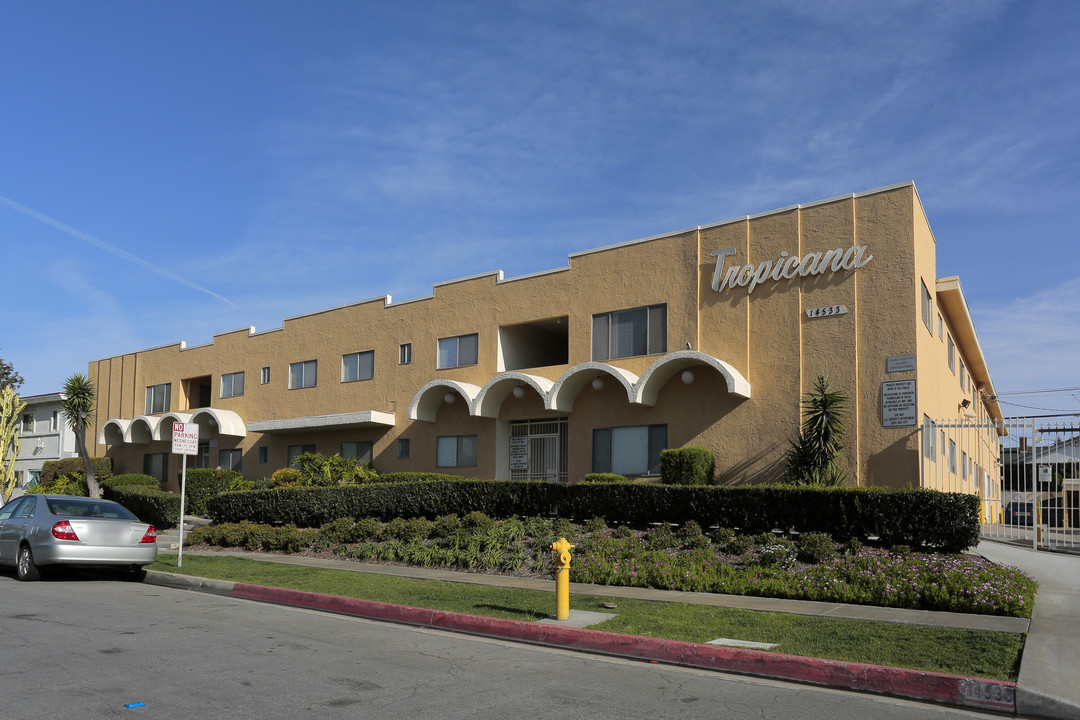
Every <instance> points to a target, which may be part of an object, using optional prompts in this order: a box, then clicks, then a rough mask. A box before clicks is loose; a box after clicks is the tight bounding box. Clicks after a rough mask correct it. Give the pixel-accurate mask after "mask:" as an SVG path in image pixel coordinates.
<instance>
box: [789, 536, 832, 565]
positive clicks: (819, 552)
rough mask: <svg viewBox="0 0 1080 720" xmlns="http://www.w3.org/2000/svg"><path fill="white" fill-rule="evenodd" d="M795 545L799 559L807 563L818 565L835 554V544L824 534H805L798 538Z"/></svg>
mask: <svg viewBox="0 0 1080 720" xmlns="http://www.w3.org/2000/svg"><path fill="white" fill-rule="evenodd" d="M796 544H797V545H798V548H799V559H801V560H805V561H806V562H808V563H819V562H822V561H823V560H828V559H829V558H831V557H832V556H833V555H835V554H836V543H835V542H834V541H833V539H832V538H831V537H829V536H828V535H826V534H825V533H805V534H803V535H800V536H799V541H798V543H796Z"/></svg>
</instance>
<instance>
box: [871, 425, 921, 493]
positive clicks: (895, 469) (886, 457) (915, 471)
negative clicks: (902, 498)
mask: <svg viewBox="0 0 1080 720" xmlns="http://www.w3.org/2000/svg"><path fill="white" fill-rule="evenodd" d="M862 480H863V483H862V484H863V485H874V486H878V487H891V488H906V487H914V488H917V487H919V448H918V447H917V446H916V447H912V441H911V436H908V437H903V438H901V439H899V440H897V441H896V442H894V443H892V444H891V445H889V446H888V447H887V448H885V449H884V450H882V451H881V452H879V453H877V454H876V455H874V456H872V457H871V458H870V459H869V460H868V461H867V463H866V477H864V478H862Z"/></svg>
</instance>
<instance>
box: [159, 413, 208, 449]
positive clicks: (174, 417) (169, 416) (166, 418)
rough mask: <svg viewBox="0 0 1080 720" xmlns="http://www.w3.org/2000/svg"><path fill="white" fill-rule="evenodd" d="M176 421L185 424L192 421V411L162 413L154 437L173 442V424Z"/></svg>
mask: <svg viewBox="0 0 1080 720" xmlns="http://www.w3.org/2000/svg"><path fill="white" fill-rule="evenodd" d="M174 422H182V423H185V424H187V423H189V422H191V413H182V412H167V413H165V414H164V415H162V416H161V417H160V418H159V419H158V423H157V427H155V428H154V439H155V440H164V441H166V442H172V424H173V423H174ZM185 429H186V428H185ZM200 435H201V433H200Z"/></svg>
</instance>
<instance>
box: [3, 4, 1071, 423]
mask: <svg viewBox="0 0 1080 720" xmlns="http://www.w3.org/2000/svg"><path fill="white" fill-rule="evenodd" d="M3 15H4V21H3V23H0V104H2V107H3V113H0V152H2V156H0V158H2V160H0V243H2V248H3V257H4V263H3V266H4V268H5V270H4V273H3V274H4V276H5V277H6V280H7V284H8V288H9V289H8V292H7V300H8V301H7V302H6V303H5V306H6V307H5V309H4V311H3V312H2V314H0V317H2V318H3V319H2V321H0V357H3V358H4V359H6V360H8V361H10V362H12V363H13V364H14V365H15V367H16V369H17V370H18V371H19V372H21V373H22V375H23V376H24V377H25V378H26V383H25V385H24V386H23V387H22V389H21V392H22V394H23V395H30V394H37V393H45V392H52V391H55V390H58V389H59V388H60V386H61V385H62V383H63V381H64V378H66V377H67V376H68V375H70V374H71V373H72V372H75V371H85V370H86V366H87V362H88V361H90V360H93V359H97V358H101V357H106V356H110V355H114V354H118V353H121V352H128V351H133V350H139V349H144V348H149V347H154V346H157V345H163V344H168V343H173V342H177V341H179V340H185V341H186V342H187V343H188V344H189V345H197V344H201V343H205V342H209V341H210V340H211V338H212V336H213V335H214V334H217V333H222V332H226V331H230V330H234V329H237V328H242V327H248V326H255V327H256V328H258V329H260V330H265V329H270V328H273V327H278V326H280V325H281V321H282V319H283V318H286V317H290V316H294V315H298V314H302V313H306V312H311V311H314V310H319V309H323V308H327V307H333V306H336V305H340V304H344V303H348V302H353V301H357V300H362V299H366V298H370V297H375V296H381V295H384V294H390V295H392V296H393V297H394V299H395V300H405V299H408V298H412V297H418V296H423V295H427V294H430V292H431V286H432V284H434V283H437V282H442V281H445V280H450V279H454V278H457V277H462V276H467V275H474V274H477V273H480V272H485V271H491V270H497V269H502V270H503V271H504V272H505V273H506V275H507V276H508V277H512V276H515V275H521V274H527V273H531V272H537V271H541V270H545V269H549V268H554V267H561V266H564V265H565V264H566V262H567V259H566V258H567V255H568V254H569V253H571V252H576V251H579V250H585V249H589V248H593V247H598V246H602V245H607V244H612V243H617V242H623V241H627V240H632V239H635V238H639V237H647V236H650V235H655V234H660V233H665V232H670V231H674V230H679V229H682V228H685V227H689V226H693V225H702V224H708V223H712V222H716V221H720V220H725V219H728V218H731V217H734V216H739V215H745V214H753V213H757V212H761V211H766V210H771V209H775V208H779V207H783V206H786V205H791V204H795V203H808V202H813V201H815V200H819V199H823V198H827V197H832V196H835V195H839V194H845V193H851V192H859V191H863V190H869V189H873V188H877V187H881V186H885V185H891V184H893V183H897V182H903V181H906V180H914V181H915V183H916V185H917V187H918V189H919V193H920V197H921V198H922V201H923V204H924V206H925V208H926V211H927V214H928V216H929V219H930V223H931V226H932V227H933V230H934V233H935V236H936V238H937V242H938V274H939V275H940V276H948V275H954V274H958V275H960V277H961V282H962V283H963V286H964V289H965V293H966V295H967V299H968V303H969V305H970V307H971V310H972V313H973V315H974V317H975V321H976V327H977V329H978V331H979V336H980V340H981V342H982V345H983V348H984V349H985V350H986V354H987V357H988V360H989V363H990V368H991V372H992V374H993V377H994V381H995V384H996V386H997V390H998V391H999V392H1000V393H1002V395H1001V400H1002V401H1004V402H1010V403H1014V405H1003V409H1004V410H1005V412H1006V414H1023V413H1033V414H1043V413H1046V412H1051V411H1055V410H1069V411H1072V410H1076V409H1080V399H1078V398H1080V391H1066V392H1057V393H1039V394H1030V395H1006V394H1004V393H1007V392H1016V391H1027V390H1036V389H1040V390H1041V389H1054V388H1072V387H1076V386H1080V374H1078V373H1077V371H1076V366H1077V363H1076V361H1075V359H1074V358H1075V356H1076V354H1077V352H1078V351H1080V313H1078V312H1077V310H1076V308H1077V307H1078V306H1080V276H1078V273H1077V272H1076V264H1075V262H1074V258H1075V257H1076V243H1075V239H1076V235H1077V233H1076V228H1077V226H1078V225H1080V198H1078V196H1077V187H1078V184H1077V180H1078V175H1080V157H1078V156H1080V133H1077V127H1078V118H1080V83H1077V81H1076V78H1077V77H1080V49H1078V48H1080V42H1078V40H1080V3H1074V2H1064V1H1061V2H1039V1H1037V0H1028V1H1023V2H1005V1H1001V2H995V1H994V0H976V1H973V2H966V1H964V0H956V1H953V2H944V3H943V2H940V0H936V1H933V2H922V1H906V2H905V1H900V2H891V3H879V2H871V1H867V2H844V1H840V0H836V1H829V0H822V1H819V2H814V3H807V2H804V1H803V0H798V1H796V2H785V1H780V0H768V1H762V2H754V3H735V2H712V1H703V2H684V1H681V0H665V2H633V1H629V0H622V1H620V2H588V1H583V0H574V1H573V2H561V1H557V0H556V1H549V2H531V3H515V2H506V1H498V2H494V1H493V2H467V1H464V0H463V1H462V2H454V3H448V2H435V1H431V2H410V1H408V0H404V1H402V2H397V3H392V4H391V3H381V2H379V3H376V2H363V1H360V0H349V1H346V2H334V1H330V0H323V1H318V2H304V3H301V2H275V1H272V0H259V1H258V2H254V1H251V2H244V1H232V2H204V1H201V0H188V1H186V2H183V3H181V2H171V3H166V2H144V1H140V2H134V1H131V2H94V3H88V2H83V1H81V0H80V1H64V0H56V1H51V2H39V3H20V2H13V1H9V2H7V3H5V4H4V13H3Z"/></svg>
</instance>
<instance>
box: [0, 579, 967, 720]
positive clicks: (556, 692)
mask: <svg viewBox="0 0 1080 720" xmlns="http://www.w3.org/2000/svg"><path fill="white" fill-rule="evenodd" d="M0 597H3V602H2V603H0V608H2V609H0V631H2V633H3V637H4V638H5V639H6V643H5V645H6V647H5V649H4V658H5V661H4V663H3V665H2V667H0V677H2V681H0V687H2V688H3V694H2V695H3V697H2V698H0V702H2V703H3V704H2V711H0V716H2V717H4V718H9V719H11V720H22V719H24V718H25V719H26V720H31V719H35V720H36V719H37V718H42V717H49V716H57V715H58V714H59V713H65V714H66V713H69V712H70V713H77V716H78V717H82V718H98V717H101V718H115V717H123V718H127V717H131V718H137V717H140V716H145V717H150V716H152V717H155V718H192V717H206V718H224V717H229V718H236V719H237V720H246V719H248V718H251V719H255V718H303V717H325V716H326V715H328V714H333V715H334V716H335V717H357V718H360V717H363V718H402V717H409V718H448V717H450V718H453V717H461V718H466V717H467V718H499V719H500V720H503V719H505V718H508V717H521V718H560V719H562V718H566V717H573V718H620V719H621V718H658V717H662V718H711V717H722V718H725V719H739V718H768V719H777V720H781V719H787V718H791V719H795V718H800V719H805V718H829V719H830V720H848V719H850V720H856V719H859V720H861V719H863V718H866V717H874V718H880V719H882V720H888V719H891V718H897V719H899V718H980V717H987V716H986V715H982V714H980V713H975V712H968V711H963V710H955V709H951V708H943V707H937V706H932V705H925V704H920V703H913V702H909V701H904V700H896V699H890V698H883V697H876V696H869V695H859V694H853V693H850V692H842V691H836V690H828V689H819V688H813V687H807V686H798V685H791V684H786V683H780V682H774V681H768V680H758V679H754V678H747V677H738V676H731V675H725V674H723V673H718V672H711V671H703V670H694V669H686V668H678V667H673V666H667V665H656V664H649V663H642V662H637V661H628V660H622V659H618V658H606V657H601V656H595V655H587V654H582V653H575V652H569V651H564V650H559V649H552V648H540V647H535V646H528V645H521V644H517V643H508V642H504V641H499V640H491V639H483V638H476V637H470V636H464V635H459V634H454V633H447V632H442V631H435V630H425V629H416V628H410V627H404V626H400V625H394V624H389V623H379V622H373V621H369V620H362V619H357V618H350V617H345V616H340V615H334V614H327V613H321V612H316V611H310V610H305V609H300V608H295V607H286V606H277V605H270V604H263V603H257V602H252V601H248V600H239V599H235V598H227V597H219V596H215V595H209V594H204V593H196V592H190V591H185V590H177V589H173V588H166V587H159V586H153V585H146V584H131V583H122V582H117V581H109V580H101V579H95V578H93V577H87V576H60V577H59V578H57V579H52V580H47V581H44V582H40V583H19V582H17V581H16V580H14V578H13V577H12V576H11V574H0ZM132 703H144V704H143V705H142V706H139V707H135V708H131V709H128V708H125V705H128V704H132Z"/></svg>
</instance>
